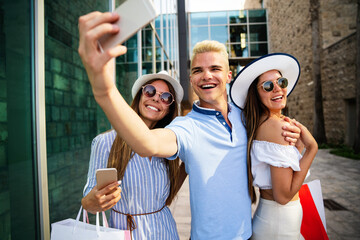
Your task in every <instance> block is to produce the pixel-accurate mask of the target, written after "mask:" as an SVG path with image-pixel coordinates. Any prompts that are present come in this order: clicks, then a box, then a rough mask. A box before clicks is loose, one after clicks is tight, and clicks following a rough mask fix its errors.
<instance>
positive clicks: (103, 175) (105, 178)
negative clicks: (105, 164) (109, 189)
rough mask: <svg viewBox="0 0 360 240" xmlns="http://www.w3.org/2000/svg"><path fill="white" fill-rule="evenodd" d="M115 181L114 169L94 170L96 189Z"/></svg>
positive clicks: (115, 173)
mask: <svg viewBox="0 0 360 240" xmlns="http://www.w3.org/2000/svg"><path fill="white" fill-rule="evenodd" d="M115 181H117V170H116V168H100V169H97V170H96V182H97V188H98V189H102V188H103V187H105V186H107V185H109V184H110V183H112V182H115Z"/></svg>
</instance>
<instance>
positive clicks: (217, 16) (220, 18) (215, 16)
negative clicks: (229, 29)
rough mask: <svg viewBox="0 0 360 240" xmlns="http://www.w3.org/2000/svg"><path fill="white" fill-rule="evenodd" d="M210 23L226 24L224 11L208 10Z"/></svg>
mask: <svg viewBox="0 0 360 240" xmlns="http://www.w3.org/2000/svg"><path fill="white" fill-rule="evenodd" d="M209 16H210V24H211V25H214V24H227V14H226V12H210V13H209Z"/></svg>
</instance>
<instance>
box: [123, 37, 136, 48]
mask: <svg viewBox="0 0 360 240" xmlns="http://www.w3.org/2000/svg"><path fill="white" fill-rule="evenodd" d="M124 45H125V46H126V47H127V48H136V47H137V34H135V35H134V36H132V37H131V38H130V39H129V40H127V41H126V42H125V43H124Z"/></svg>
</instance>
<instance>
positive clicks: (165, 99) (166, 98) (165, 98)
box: [142, 84, 174, 105]
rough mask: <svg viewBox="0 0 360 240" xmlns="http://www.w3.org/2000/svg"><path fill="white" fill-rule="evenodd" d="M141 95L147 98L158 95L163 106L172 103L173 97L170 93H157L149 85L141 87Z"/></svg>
mask: <svg viewBox="0 0 360 240" xmlns="http://www.w3.org/2000/svg"><path fill="white" fill-rule="evenodd" d="M142 93H143V94H144V95H145V96H146V97H149V98H151V97H153V96H155V94H156V93H157V94H159V96H160V101H161V102H162V103H164V104H165V105H170V104H172V103H173V102H174V96H173V95H172V94H171V93H170V92H162V93H160V92H157V91H156V88H155V87H154V86H153V85H151V84H147V85H145V86H142Z"/></svg>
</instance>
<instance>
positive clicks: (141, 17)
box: [99, 0, 158, 51]
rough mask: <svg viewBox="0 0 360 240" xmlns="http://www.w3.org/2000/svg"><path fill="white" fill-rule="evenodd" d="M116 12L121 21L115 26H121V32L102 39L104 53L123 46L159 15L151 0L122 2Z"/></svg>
mask: <svg viewBox="0 0 360 240" xmlns="http://www.w3.org/2000/svg"><path fill="white" fill-rule="evenodd" d="M115 12H116V13H117V14H119V16H120V19H119V20H118V21H117V22H115V23H114V24H116V25H118V26H119V29H120V31H119V32H118V33H117V34H115V35H114V34H106V35H104V36H103V37H102V38H100V40H99V43H100V44H99V46H100V48H101V49H102V50H103V51H104V50H107V49H109V48H111V47H114V46H116V45H117V44H122V43H123V42H125V41H126V40H128V39H129V38H130V37H131V36H132V35H134V34H135V33H136V32H137V31H139V30H140V29H141V28H143V27H145V26H146V25H147V24H148V23H149V22H150V21H151V20H153V19H154V18H156V17H157V15H158V13H157V12H156V9H155V7H154V5H153V3H152V1H151V0H122V1H120V5H119V6H118V7H117V8H116V9H115Z"/></svg>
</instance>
